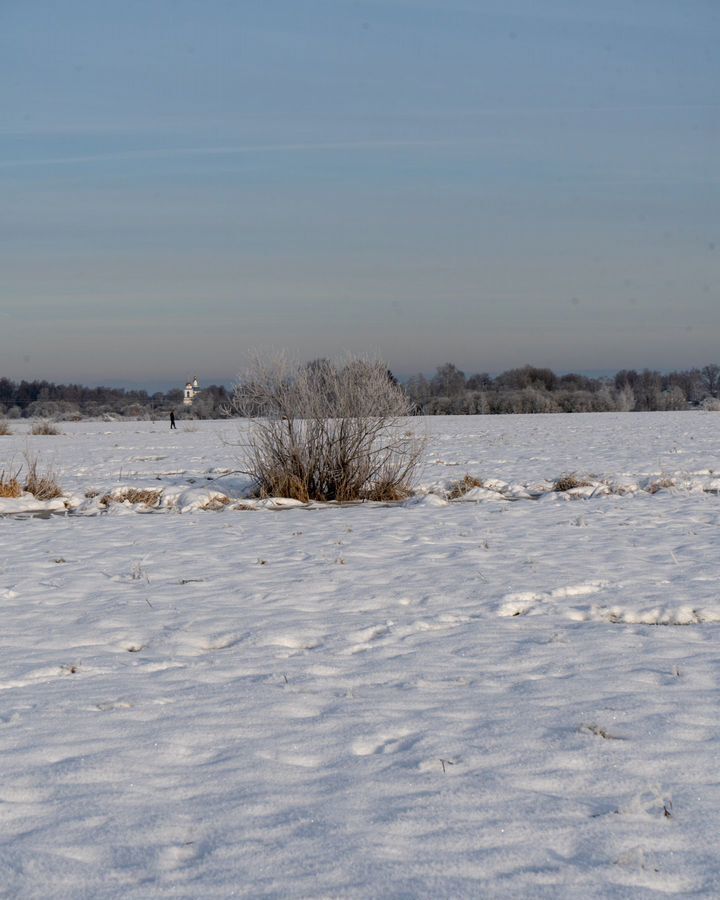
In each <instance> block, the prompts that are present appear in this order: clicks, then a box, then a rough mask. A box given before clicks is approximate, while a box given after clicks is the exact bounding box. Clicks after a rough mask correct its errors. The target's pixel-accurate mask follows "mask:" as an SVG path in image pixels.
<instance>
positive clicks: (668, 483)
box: [648, 478, 676, 494]
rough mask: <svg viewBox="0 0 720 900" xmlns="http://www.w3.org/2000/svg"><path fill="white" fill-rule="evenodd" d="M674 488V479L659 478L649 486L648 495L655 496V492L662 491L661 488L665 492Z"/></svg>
mask: <svg viewBox="0 0 720 900" xmlns="http://www.w3.org/2000/svg"><path fill="white" fill-rule="evenodd" d="M674 487H676V483H675V479H674V478H659V479H658V480H657V481H653V483H652V484H651V485H650V487H649V488H648V493H649V494H657V492H658V491H661V490H663V488H665V489H666V490H667V489H669V488H674Z"/></svg>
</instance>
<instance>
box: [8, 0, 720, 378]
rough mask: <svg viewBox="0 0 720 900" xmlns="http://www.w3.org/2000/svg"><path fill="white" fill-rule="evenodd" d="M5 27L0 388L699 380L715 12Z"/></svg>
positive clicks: (495, 5) (448, 6) (253, 0)
mask: <svg viewBox="0 0 720 900" xmlns="http://www.w3.org/2000/svg"><path fill="white" fill-rule="evenodd" d="M541 6H542V8H541V9H538V4H537V3H533V2H532V0H502V2H501V0H477V2H470V0H442V2H441V0H413V2H409V0H356V2H350V0H307V2H304V3H302V4H297V3H293V2H291V0H276V2H271V3H268V2H266V0H265V2H263V0H247V2H245V3H243V4H236V3H232V2H230V0H209V2H207V3H205V4H197V3H194V2H192V0H172V2H171V0H158V2H157V3H154V4H143V3H140V2H136V0H130V2H128V3H125V4H94V3H92V2H90V0H67V2H66V3H64V4H62V8H61V9H60V8H59V7H57V5H54V4H51V3H50V2H49V0H37V2H35V3H32V4H27V3H22V2H20V0H7V2H6V3H4V4H3V8H2V10H0V26H1V27H0V51H2V52H1V54H0V73H2V76H3V77H2V78H0V104H1V106H2V109H3V120H2V123H0V135H2V141H0V192H2V197H3V202H2V205H1V207H0V234H1V235H2V242H1V243H0V263H1V265H2V272H3V278H2V279H0V376H5V377H8V378H12V379H14V380H21V379H24V378H25V379H33V378H40V379H47V380H52V381H56V382H64V383H69V382H75V383H82V384H107V385H109V384H111V383H118V382H136V383H146V384H178V386H181V385H182V383H183V381H184V379H185V378H188V377H191V376H192V375H193V374H195V373H196V372H197V374H198V375H199V376H200V378H201V381H202V382H203V383H205V384H208V383H212V382H214V381H216V382H217V381H220V380H221V379H222V383H227V381H228V379H230V380H232V379H233V378H234V376H235V373H237V372H238V371H239V370H240V369H241V367H242V359H243V356H244V354H245V353H246V351H248V350H249V349H251V348H256V349H260V350H261V351H262V350H270V349H272V348H287V349H288V350H290V351H291V352H292V353H293V354H294V355H296V356H297V357H298V358H300V359H312V358H315V357H319V356H336V355H338V354H340V353H342V352H343V351H350V352H358V353H368V354H371V355H377V356H380V357H382V358H384V359H385V360H386V361H387V363H388V365H389V366H390V367H391V368H392V369H393V371H397V372H398V373H400V374H402V375H403V376H405V377H406V376H407V375H409V374H412V373H415V372H431V371H433V370H434V368H435V367H436V366H438V365H441V364H442V363H444V362H453V363H455V364H456V365H457V366H458V367H459V368H461V369H463V370H464V371H465V372H466V373H468V374H469V373H471V372H478V371H488V372H499V371H502V370H505V369H508V368H512V367H517V366H522V365H524V364H526V363H530V364H533V365H536V366H544V367H548V368H552V369H553V370H555V371H566V372H567V371H592V370H603V371H608V372H609V371H617V370H619V369H623V368H636V369H643V368H645V367H648V368H651V369H661V370H670V369H678V370H679V369H687V368H691V367H698V366H702V365H705V364H707V363H709V362H715V361H717V360H718V357H720V350H719V349H717V348H718V344H719V343H720V303H719V302H718V299H719V298H718V296H717V294H718V271H719V269H718V266H719V265H720V260H719V254H720V221H719V217H718V212H717V210H718V199H719V198H718V185H720V154H718V149H719V146H718V144H719V142H718V135H719V128H718V123H719V118H720V98H719V97H718V92H717V85H718V84H719V83H720V57H719V56H718V54H717V52H716V47H717V44H718V39H719V38H720V9H718V7H717V5H716V4H714V3H712V2H710V0H698V2H695V3H693V4H692V5H685V4H676V3H669V2H657V0H635V2H631V3H628V2H627V0H608V2H607V3H605V4H602V5H601V6H600V5H598V4H597V3H596V2H590V0H548V2H546V3H543V4H541Z"/></svg>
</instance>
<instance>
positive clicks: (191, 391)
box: [183, 375, 200, 406]
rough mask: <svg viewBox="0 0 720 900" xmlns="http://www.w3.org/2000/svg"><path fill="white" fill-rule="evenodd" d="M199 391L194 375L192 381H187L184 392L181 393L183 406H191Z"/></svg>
mask: <svg viewBox="0 0 720 900" xmlns="http://www.w3.org/2000/svg"><path fill="white" fill-rule="evenodd" d="M199 393H200V387H199V385H198V380H197V375H196V376H195V377H194V378H193V380H192V381H188V383H187V384H186V385H185V392H184V394H183V406H192V403H193V400H194V399H195V397H196V395H197V394H199Z"/></svg>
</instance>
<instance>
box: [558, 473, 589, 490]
mask: <svg viewBox="0 0 720 900" xmlns="http://www.w3.org/2000/svg"><path fill="white" fill-rule="evenodd" d="M589 485H590V482H589V481H584V480H582V479H581V478H578V477H577V475H576V474H575V473H574V472H570V474H569V475H561V476H560V478H558V479H557V481H555V482H554V483H553V488H552V489H553V490H554V491H557V492H558V493H562V492H563V491H572V490H573V489H574V488H579V487H589Z"/></svg>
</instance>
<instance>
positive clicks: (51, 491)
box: [25, 454, 63, 500]
mask: <svg viewBox="0 0 720 900" xmlns="http://www.w3.org/2000/svg"><path fill="white" fill-rule="evenodd" d="M25 465H26V468H27V475H26V476H25V490H26V491H28V493H30V494H32V495H33V497H35V499H36V500H54V499H55V498H56V497H62V495H63V490H62V488H61V487H60V485H59V484H58V482H57V480H56V477H55V473H54V472H53V470H52V469H46V470H45V471H44V472H41V471H40V470H39V469H38V460H37V457H36V456H30V455H29V454H27V455H26V456H25Z"/></svg>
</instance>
